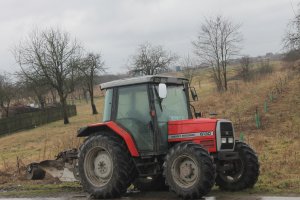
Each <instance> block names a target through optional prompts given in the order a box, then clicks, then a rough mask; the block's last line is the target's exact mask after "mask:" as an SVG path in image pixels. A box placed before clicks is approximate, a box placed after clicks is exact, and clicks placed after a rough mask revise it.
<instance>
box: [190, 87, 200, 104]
mask: <svg viewBox="0 0 300 200" xmlns="http://www.w3.org/2000/svg"><path fill="white" fill-rule="evenodd" d="M190 90H191V94H192V99H193V100H194V101H198V94H197V92H196V89H195V88H194V87H191V88H190Z"/></svg>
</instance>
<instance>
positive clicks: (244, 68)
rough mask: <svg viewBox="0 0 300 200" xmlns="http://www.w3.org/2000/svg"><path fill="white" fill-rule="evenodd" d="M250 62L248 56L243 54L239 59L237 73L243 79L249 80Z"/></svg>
mask: <svg viewBox="0 0 300 200" xmlns="http://www.w3.org/2000/svg"><path fill="white" fill-rule="evenodd" d="M251 67H252V65H251V62H250V58H249V56H243V57H242V58H241V59H240V66H239V72H238V73H239V75H240V76H241V77H242V79H243V80H244V81H249V80H250V79H251Z"/></svg>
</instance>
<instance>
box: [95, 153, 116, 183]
mask: <svg viewBox="0 0 300 200" xmlns="http://www.w3.org/2000/svg"><path fill="white" fill-rule="evenodd" d="M111 171H112V163H111V159H110V157H109V155H108V154H107V153H106V152H100V153H99V154H98V155H97V157H96V158H95V161H94V172H95V174H96V176H98V177H99V178H102V179H106V178H108V177H109V176H110V174H111Z"/></svg>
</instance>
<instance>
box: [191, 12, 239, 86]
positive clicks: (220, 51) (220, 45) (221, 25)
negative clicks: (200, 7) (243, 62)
mask: <svg viewBox="0 0 300 200" xmlns="http://www.w3.org/2000/svg"><path fill="white" fill-rule="evenodd" d="M239 29H240V25H239V24H234V23H233V22H231V21H230V20H229V19H227V18H225V17H223V16H220V15H219V16H216V17H213V18H208V19H206V20H205V22H204V23H203V24H202V26H201V29H200V32H199V34H198V37H197V40H195V41H193V42H192V43H193V46H194V48H195V53H196V55H198V56H199V58H200V59H201V60H202V61H203V62H205V63H208V64H210V65H211V67H212V75H213V78H214V80H215V83H216V85H217V89H218V91H226V90H227V65H228V61H229V60H230V59H231V58H232V57H233V56H235V55H237V54H238V53H239V50H240V46H239V45H240V43H241V41H242V35H241V33H240V32H239Z"/></svg>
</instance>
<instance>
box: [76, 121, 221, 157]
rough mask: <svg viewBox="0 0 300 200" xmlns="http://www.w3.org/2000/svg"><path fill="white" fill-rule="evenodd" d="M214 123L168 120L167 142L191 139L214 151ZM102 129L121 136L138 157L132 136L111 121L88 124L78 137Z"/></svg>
mask: <svg viewBox="0 0 300 200" xmlns="http://www.w3.org/2000/svg"><path fill="white" fill-rule="evenodd" d="M216 123H217V119H188V120H176V121H169V122H168V138H169V139H168V142H170V143H172V142H182V141H193V142H194V143H197V144H200V145H202V146H203V147H204V148H206V149H207V150H208V151H209V152H216V149H217V148H216V136H215V134H216ZM102 129H110V130H112V131H114V132H115V133H116V134H118V135H119V136H120V137H121V138H123V140H124V142H125V143H126V145H127V147H128V150H129V152H130V154H131V156H133V157H138V156H139V152H138V150H137V148H136V145H135V143H134V140H133V138H132V136H131V135H130V134H129V133H128V132H127V131H125V130H124V129H123V128H121V127H120V126H119V125H118V124H116V123H115V122H113V121H109V122H103V123H96V124H90V125H89V126H87V127H85V128H84V129H83V130H81V131H80V132H79V134H78V136H79V137H82V136H87V135H89V134H90V133H93V132H97V131H99V130H102Z"/></svg>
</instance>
